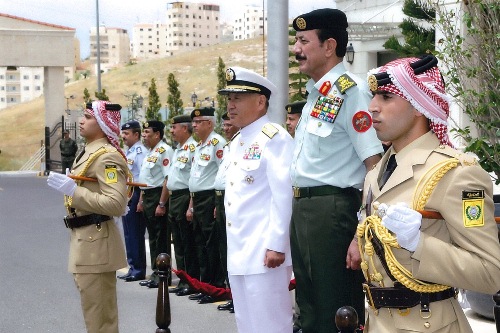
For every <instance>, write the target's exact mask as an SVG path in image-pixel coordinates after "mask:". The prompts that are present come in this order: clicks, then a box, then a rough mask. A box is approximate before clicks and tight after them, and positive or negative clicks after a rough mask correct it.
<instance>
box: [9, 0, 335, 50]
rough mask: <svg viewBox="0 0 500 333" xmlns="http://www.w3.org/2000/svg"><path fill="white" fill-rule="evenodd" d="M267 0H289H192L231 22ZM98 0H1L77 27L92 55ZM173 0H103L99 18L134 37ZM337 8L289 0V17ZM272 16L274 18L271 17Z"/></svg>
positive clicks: (21, 11) (24, 12)
mask: <svg viewBox="0 0 500 333" xmlns="http://www.w3.org/2000/svg"><path fill="white" fill-rule="evenodd" d="M267 1H286V0H205V1H202V0H199V1H196V0H191V1H188V2H193V3H195V2H200V3H210V4H218V5H220V11H221V18H220V19H221V21H222V22H229V23H230V22H232V21H233V17H234V16H235V15H236V13H238V8H241V6H244V5H257V6H262V4H263V3H264V6H267ZM96 2H97V0H0V13H2V14H9V15H14V16H19V17H22V18H26V19H30V20H35V21H41V22H45V23H50V24H56V25H62V26H65V27H69V28H74V29H76V37H77V38H78V39H79V40H80V50H81V57H82V58H86V57H87V56H88V55H89V47H90V45H89V44H90V41H89V33H90V28H91V27H95V26H96ZM170 2H173V0H168V1H167V0H163V1H160V0H100V1H99V22H100V24H104V25H105V26H107V27H111V28H123V29H127V30H128V32H129V35H130V37H131V39H132V36H131V33H132V27H133V26H134V25H135V24H137V23H153V22H157V21H160V22H161V23H165V11H166V7H167V6H166V4H167V3H170ZM326 7H330V8H336V5H335V0H314V1H307V0H288V8H289V9H288V14H289V17H290V18H293V17H296V16H298V15H300V14H302V13H306V12H309V11H311V10H313V9H319V8H326ZM269 19H271V18H269Z"/></svg>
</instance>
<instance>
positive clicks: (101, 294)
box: [47, 101, 129, 333]
mask: <svg viewBox="0 0 500 333" xmlns="http://www.w3.org/2000/svg"><path fill="white" fill-rule="evenodd" d="M120 109H121V107H120V106H119V105H117V104H110V103H109V102H104V101H96V102H93V103H92V104H87V108H86V110H85V112H84V115H83V118H82V119H81V120H80V134H81V136H82V137H84V138H85V139H86V141H87V144H86V146H85V148H84V150H83V152H82V153H81V154H80V156H78V158H77V159H76V160H75V163H74V164H73V169H72V170H71V175H74V176H84V177H89V178H94V179H95V180H96V181H81V180H76V181H75V180H73V179H71V178H70V177H68V176H67V175H64V174H58V173H53V172H51V173H50V175H49V177H48V180H47V183H48V185H49V186H50V187H52V188H54V189H56V190H58V191H60V192H62V193H63V194H64V195H65V206H66V208H67V209H68V216H66V217H65V218H64V221H65V223H66V227H67V228H69V229H70V236H71V238H70V253H69V265H68V266H69V271H70V272H71V273H73V276H74V280H75V283H76V286H77V288H78V290H79V291H80V296H81V304H82V310H83V315H84V319H85V325H86V327H87V332H92V333H97V332H107V333H108V332H118V307H117V300H116V270H118V269H121V268H123V267H126V266H127V260H126V258H125V249H124V246H123V243H122V239H121V236H120V233H119V231H118V228H117V226H116V224H115V222H114V220H113V216H122V215H124V214H125V210H126V206H127V200H128V195H127V185H126V182H127V178H128V175H129V171H128V167H127V160H126V158H125V154H124V152H123V151H122V149H121V148H120V144H119V135H120V112H119V111H120Z"/></svg>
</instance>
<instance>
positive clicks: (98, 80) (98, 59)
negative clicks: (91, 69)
mask: <svg viewBox="0 0 500 333" xmlns="http://www.w3.org/2000/svg"><path fill="white" fill-rule="evenodd" d="M95 13H96V14H95V16H96V26H97V36H96V37H97V92H99V93H100V92H101V44H100V41H99V0H95Z"/></svg>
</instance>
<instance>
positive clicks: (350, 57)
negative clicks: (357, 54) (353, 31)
mask: <svg viewBox="0 0 500 333" xmlns="http://www.w3.org/2000/svg"><path fill="white" fill-rule="evenodd" d="M345 55H346V57H347V62H348V63H349V64H351V65H352V63H353V62H354V47H352V43H349V46H347V48H346V51H345Z"/></svg>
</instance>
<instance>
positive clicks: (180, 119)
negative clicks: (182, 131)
mask: <svg viewBox="0 0 500 333" xmlns="http://www.w3.org/2000/svg"><path fill="white" fill-rule="evenodd" d="M171 122H172V124H182V123H190V122H191V117H190V116H189V115H187V114H181V115H179V116H175V117H173V118H172V121H171Z"/></svg>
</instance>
